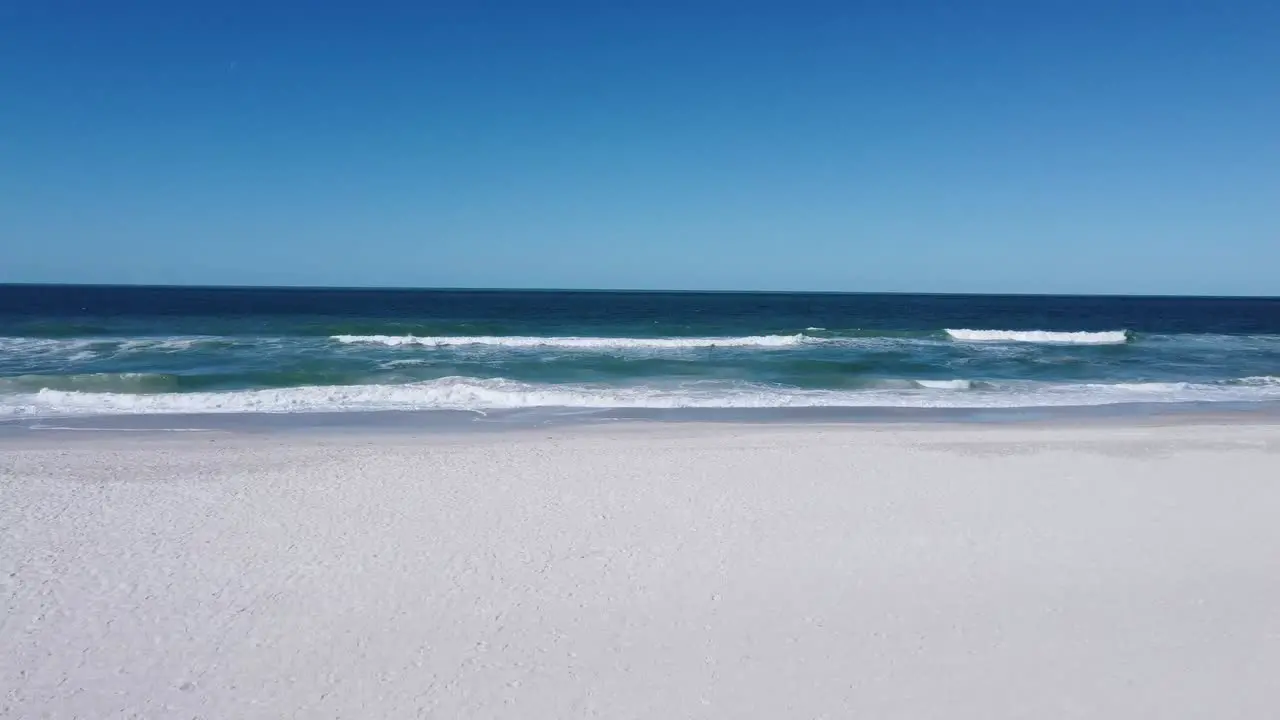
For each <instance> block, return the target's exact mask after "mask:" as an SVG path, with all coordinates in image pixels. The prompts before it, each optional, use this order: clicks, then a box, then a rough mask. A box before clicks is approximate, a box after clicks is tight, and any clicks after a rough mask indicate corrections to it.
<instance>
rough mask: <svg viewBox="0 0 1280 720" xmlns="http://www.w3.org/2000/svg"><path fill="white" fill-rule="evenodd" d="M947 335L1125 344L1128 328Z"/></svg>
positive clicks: (949, 332)
mask: <svg viewBox="0 0 1280 720" xmlns="http://www.w3.org/2000/svg"><path fill="white" fill-rule="evenodd" d="M946 332H947V335H949V336H950V337H951V338H952V339H953V340H960V341H962V342H1023V343H1053V344H1060V345H1123V344H1124V343H1126V342H1128V341H1129V332H1128V331H1127V330H1107V331H1103V332H1050V331H1046V330H950V329H948V330H947V331H946Z"/></svg>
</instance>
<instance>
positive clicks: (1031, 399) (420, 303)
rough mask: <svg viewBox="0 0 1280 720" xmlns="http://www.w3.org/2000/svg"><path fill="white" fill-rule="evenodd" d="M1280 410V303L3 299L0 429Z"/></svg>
mask: <svg viewBox="0 0 1280 720" xmlns="http://www.w3.org/2000/svg"><path fill="white" fill-rule="evenodd" d="M1276 399H1280V301H1277V300H1271V299H1196V298H1052V297H990V296H903V295H780V294H677V293H670V294H652V293H551V292H541V293H538V292H461V291H343V290H268V289H220V290H210V289H195V288H187V289H178V288H93V287H30V286H28V287H21V286H8V287H0V416H22V417H27V416H56V415H70V414H118V413H173V412H307V411H345V410H386V409H408V410H431V409H471V410H480V411H484V410H496V409H504V408H610V407H656V408H682V407H691V408H693V407H699V408H707V407H713V408H714V407H726V408H766V407H925V408H931V407H962V408H963V407H981V408H986V407H1038V406H1081V405H1103V404H1123V403H1191V402H1195V403H1203V402H1233V403H1239V402H1270V401H1274V400H1276Z"/></svg>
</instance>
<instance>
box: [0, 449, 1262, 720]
mask: <svg viewBox="0 0 1280 720" xmlns="http://www.w3.org/2000/svg"><path fill="white" fill-rule="evenodd" d="M0 596H2V597H3V602H4V613H3V616H2V617H0V647H2V648H3V651H0V717H4V718H45V717H48V718H120V717H138V718H197V717H198V718H362V719H363V718H413V717H430V718H520V719H522V720H529V719H535V718H587V717H600V718H655V719H669V718H772V719H780V718H852V717H860V718H878V719H884V718H903V719H906V718H910V719H912V720H925V719H929V718H949V719H956V718H973V719H975V720H977V719H981V720H992V719H995V718H1045V719H1048V718H1090V719H1096V718H1123V719H1126V720H1129V719H1135V718H1162V719H1164V720H1167V719H1169V718H1215V719H1217V720H1226V719H1228V718H1251V719H1252V718H1268V717H1277V716H1280V681H1278V680H1277V678H1280V426H1268V425H1247V424H1235V425H1231V424H1224V425H1166V426H1139V425H1136V424H1131V425H1124V426H1122V425H1117V424H1111V425H1102V424H1099V425H1094V426H1078V427H1037V426H993V427H978V426H968V427H955V426H946V427H942V426H938V427H911V426H805V427H787V426H768V425H762V426H748V425H692V424H690V425H680V424H653V425H644V424H630V425H628V424H622V425H618V426H615V427H606V428H601V427H586V428H573V427H565V428H553V429H550V430H545V431H534V430H522V431H518V432H493V433H473V434H452V435H451V434H445V433H436V434H417V435H415V434H412V433H408V432H381V433H374V432H368V433H352V434H341V433H336V432H328V431H317V432H313V433H267V434H261V435H251V434H237V433H226V432H209V433H186V434H176V433H171V434H162V433H154V434H153V433H111V432H103V433H85V432H81V433H57V432H30V433H27V434H18V433H14V434H11V435H9V436H7V437H6V438H5V439H3V441H0Z"/></svg>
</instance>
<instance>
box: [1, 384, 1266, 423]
mask: <svg viewBox="0 0 1280 720" xmlns="http://www.w3.org/2000/svg"><path fill="white" fill-rule="evenodd" d="M908 382H910V383H911V386H910V389H905V388H904V389H896V388H885V389H869V390H819V389H802V388H790V387H780V386H776V385H765V384H759V383H746V382H741V383H725V382H693V383H685V384H679V385H670V386H660V385H639V386H634V387H616V386H604V385H594V384H563V385H552V384H533V383H523V382H516V381H513V380H505V379H482V378H469V377H448V378H441V379H439V380H431V381H425V382H417V383H410V384H402V385H335V386H303V387H287V388H275V389H259V390H243V391H226V392H187V393H174V392H161V393H154V394H136V393H121V392H80V391H66V390H53V389H45V390H41V391H39V392H34V393H19V394H12V395H4V396H0V416H7V417H56V416H67V415H103V414H105V415H121V414H129V415H134V414H182V413H298V412H332V411H376V410H474V411H486V410H503V409H517V408H595V409H610V408H801V407H847V408H862V407H916V408H1017V407H1042V406H1043V407H1051V406H1058V407H1065V406H1091V405H1109V404H1122V403H1135V402H1138V403H1153V402H1156V403H1175V402H1215V401H1230V402H1251V401H1262V400H1280V378H1274V377H1255V378H1244V379H1241V380H1233V381H1226V382H1221V383H1203V384H1196V383H1127V384H1099V383H1092V384H1088V383H1086V384H1066V383H1027V382H1024V383H1009V384H1001V385H996V384H990V383H982V384H980V385H974V384H972V383H970V382H969V381H965V380H955V381H928V380H924V381H921V380H915V381H908ZM967 389H972V390H973V391H972V392H956V391H958V390H959V391H963V390H967Z"/></svg>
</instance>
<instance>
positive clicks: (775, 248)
mask: <svg viewBox="0 0 1280 720" xmlns="http://www.w3.org/2000/svg"><path fill="white" fill-rule="evenodd" d="M41 281H54V282H106V283H116V282H120V283H179V284H185V283H199V284H273V285H274V284H284V285H298V284H301V285H393V286H453V287H465V286H483V287H620V288H685V289H796V290H810V289H812V290H868V291H871V290H889V291H941V292H948V291H956V292H969V291H972V292H1082V293H1093V292H1118V293H1171V294H1180V293H1187V294H1266V295H1276V294H1280V3H1276V2H1250V1H1248V0H1241V1H1239V2H1210V1H1209V0H1203V1H1201V2H1176V1H1174V0H1167V1H1162V2H1152V1H1149V0H1137V1H1133V2H1117V1H1115V0H1105V1H1104V0H1054V1H1045V2H1037V1H1035V0H1009V1H1007V2H981V1H977V2H967V1H966V2H906V1H904V2H897V1H893V2H891V1H889V0H883V1H881V2H829V3H814V2H776V3H757V2H750V1H749V0H746V1H743V2H731V1H726V2H715V3H685V2H670V1H667V0H648V1H640V2H608V1H605V2H581V3H565V2H554V1H547V2H537V3H532V2H516V1H515V0H510V1H508V2H467V1H461V0H459V1H456V2H454V1H446V2H402V3H387V2H363V3H355V2H342V3H335V2H314V3H301V2H287V3H286V2H270V1H264V2H205V1H203V0H200V1H197V0H190V1H187V2H176V1H173V0H164V1H160V0H156V1H155V2H129V1H127V0H125V1H123V2H92V1H90V0H82V1H81V2H67V1H63V0H41V1H40V2H17V1H13V2H0V282H41Z"/></svg>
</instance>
